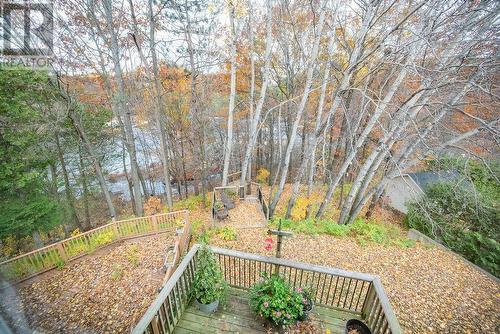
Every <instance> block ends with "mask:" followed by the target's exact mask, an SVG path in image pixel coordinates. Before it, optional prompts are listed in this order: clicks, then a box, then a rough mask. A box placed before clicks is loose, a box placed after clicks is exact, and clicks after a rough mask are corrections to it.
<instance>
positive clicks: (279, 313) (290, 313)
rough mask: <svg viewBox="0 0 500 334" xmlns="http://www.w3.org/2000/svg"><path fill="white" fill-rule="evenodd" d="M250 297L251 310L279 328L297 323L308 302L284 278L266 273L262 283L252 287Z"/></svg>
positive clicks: (261, 280) (262, 276)
mask: <svg viewBox="0 0 500 334" xmlns="http://www.w3.org/2000/svg"><path fill="white" fill-rule="evenodd" d="M249 297H250V300H249V304H250V308H251V309H252V310H253V311H254V312H256V313H257V314H258V315H260V316H261V317H264V318H266V319H269V320H271V321H272V322H274V323H275V324H276V325H278V326H288V325H291V324H294V323H295V322H297V320H298V319H299V317H300V316H302V314H303V313H304V304H306V303H307V302H308V301H307V300H306V299H305V298H303V296H302V294H301V293H299V292H298V291H294V290H293V289H292V288H291V286H290V285H289V284H288V283H287V282H285V280H283V278H281V277H280V276H278V275H276V274H273V275H271V276H268V275H267V274H266V273H262V275H261V279H260V281H259V282H257V283H255V284H254V285H253V286H251V287H250V292H249Z"/></svg>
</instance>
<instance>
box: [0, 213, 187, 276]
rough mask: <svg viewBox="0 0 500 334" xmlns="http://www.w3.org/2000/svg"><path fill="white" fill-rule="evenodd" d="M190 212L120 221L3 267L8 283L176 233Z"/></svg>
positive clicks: (32, 253) (3, 273)
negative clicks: (121, 244)
mask: <svg viewBox="0 0 500 334" xmlns="http://www.w3.org/2000/svg"><path fill="white" fill-rule="evenodd" d="M188 214H189V212H188V210H181V211H175V212H169V213H164V214H159V215H153V216H146V217H139V218H132V219H127V220H121V221H116V222H113V223H110V224H107V225H104V226H101V227H98V228H95V229H93V230H90V231H87V232H84V233H81V234H79V235H77V236H74V237H71V238H69V239H65V240H62V241H59V242H57V243H55V244H51V245H48V246H46V247H43V248H39V249H36V250H34V251H31V252H29V253H26V254H22V255H19V256H16V257H14V258H12V259H9V260H7V261H4V262H1V263H0V273H1V274H2V276H3V278H4V280H7V281H11V282H19V281H22V280H25V279H27V278H30V277H32V276H35V275H38V274H40V273H42V272H45V271H47V270H50V269H53V268H56V267H59V266H62V265H64V263H67V262H68V261H71V260H74V259H76V258H78V257H81V256H83V255H86V254H89V253H91V252H93V251H94V250H96V249H98V248H101V247H104V246H107V245H110V244H112V243H113V242H116V241H119V240H124V239H128V238H133V237H137V236H144V235H148V234H155V233H159V232H163V231H168V230H172V231H173V230H174V229H175V227H176V226H177V225H178V224H184V223H185V222H187V221H188Z"/></svg>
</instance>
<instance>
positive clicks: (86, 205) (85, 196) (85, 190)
mask: <svg viewBox="0 0 500 334" xmlns="http://www.w3.org/2000/svg"><path fill="white" fill-rule="evenodd" d="M78 158H79V159H78V162H79V165H78V166H79V169H80V180H81V182H82V189H83V211H84V213H85V219H84V221H85V224H84V226H85V229H86V230H87V229H90V227H91V226H92V224H91V221H90V208H89V187H88V182H87V173H86V172H85V164H84V163H83V157H82V148H81V146H80V145H79V146H78Z"/></svg>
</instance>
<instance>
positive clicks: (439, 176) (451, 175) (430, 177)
mask: <svg viewBox="0 0 500 334" xmlns="http://www.w3.org/2000/svg"><path fill="white" fill-rule="evenodd" d="M408 175H409V176H410V177H411V178H412V179H413V181H415V183H416V184H417V185H418V186H419V187H420V189H422V190H423V191H426V190H427V188H429V187H430V186H431V185H433V184H435V183H439V182H453V183H457V182H459V181H460V175H459V174H458V173H457V172H454V171H439V172H418V173H408Z"/></svg>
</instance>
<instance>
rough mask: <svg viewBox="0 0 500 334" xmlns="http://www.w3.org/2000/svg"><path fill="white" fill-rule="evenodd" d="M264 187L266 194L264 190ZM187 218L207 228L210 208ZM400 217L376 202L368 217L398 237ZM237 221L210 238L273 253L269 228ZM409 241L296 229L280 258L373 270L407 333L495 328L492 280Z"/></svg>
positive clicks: (497, 295) (498, 289) (499, 329)
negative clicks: (225, 235) (231, 234)
mask: <svg viewBox="0 0 500 334" xmlns="http://www.w3.org/2000/svg"><path fill="white" fill-rule="evenodd" d="M264 191H265V193H267V194H268V193H269V189H268V188H264ZM346 191H347V190H346ZM318 193H319V191H318ZM289 194H290V187H288V186H287V188H286V189H285V193H284V197H283V198H284V199H285V200H283V199H282V200H281V202H280V203H279V205H278V207H277V210H276V213H277V216H281V215H283V213H284V212H285V211H284V210H285V208H286V203H287V201H286V199H287V196H289ZM312 198H313V201H312V202H311V204H312V205H313V207H317V205H318V204H319V203H320V201H321V197H320V196H318V195H315V194H313V196H312ZM302 204H304V203H302ZM295 213H296V214H300V212H298V213H297V212H295ZM337 214H338V210H337V209H336V204H332V205H331V206H330V207H329V208H328V210H327V217H328V218H331V219H335V216H336V215H337ZM191 217H192V220H193V221H197V225H198V226H197V228H196V230H198V231H202V230H203V228H208V226H210V225H209V222H210V214H209V209H206V210H205V209H201V208H200V209H198V210H192V212H191ZM249 219H251V218H249ZM401 220H402V216H401V215H400V214H397V213H395V212H393V211H391V210H387V209H383V208H380V207H377V209H376V210H375V212H374V214H373V219H372V220H371V221H372V222H375V223H377V224H383V225H390V226H392V227H393V228H397V229H398V230H399V233H400V236H403V237H405V236H406V233H407V231H406V230H405V229H404V228H403V227H402V226H401ZM247 223H248V224H250V223H251V222H247ZM229 225H231V224H229ZM238 225H241V222H239V223H238ZM238 225H237V224H235V225H234V226H235V228H236V240H233V241H228V240H223V239H222V238H221V236H219V235H217V234H213V235H212V237H211V238H210V244H213V245H216V246H219V247H224V248H230V249H237V250H241V251H245V252H249V253H255V254H262V255H267V256H274V252H275V250H274V249H273V250H271V251H266V250H265V248H264V246H265V242H264V239H265V238H266V236H267V228H252V229H238V228H237V227H236V226H238ZM225 226H227V224H226V223H225ZM195 233H196V231H195ZM408 245H410V246H409V247H403V246H399V245H395V244H388V243H384V244H379V243H374V242H367V243H360V242H359V239H358V238H356V237H355V236H351V235H348V236H344V237H335V236H332V235H326V234H317V235H310V234H303V233H295V235H294V236H293V237H292V238H288V239H285V241H284V243H283V250H282V257H283V258H287V259H292V260H296V261H302V262H308V263H313V264H318V265H323V266H330V267H335V268H341V269H345V270H350V271H357V272H363V273H370V274H375V275H379V276H380V278H381V280H382V283H383V285H384V288H385V290H386V292H387V295H388V297H389V300H390V302H391V304H392V306H393V308H394V311H395V313H396V316H397V318H398V320H399V322H400V324H401V326H402V328H403V330H404V331H405V332H406V333H500V313H499V312H498V310H499V309H500V284H498V282H496V281H494V280H492V279H491V278H490V277H488V276H487V275H485V274H483V273H482V272H480V271H478V270H477V269H475V268H473V267H472V266H470V265H468V264H466V263H465V262H464V261H462V260H461V259H460V258H458V257H457V256H456V255H455V254H453V253H451V252H449V251H446V250H442V249H440V248H437V247H432V246H428V245H424V244H421V243H418V242H417V243H415V244H408Z"/></svg>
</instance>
